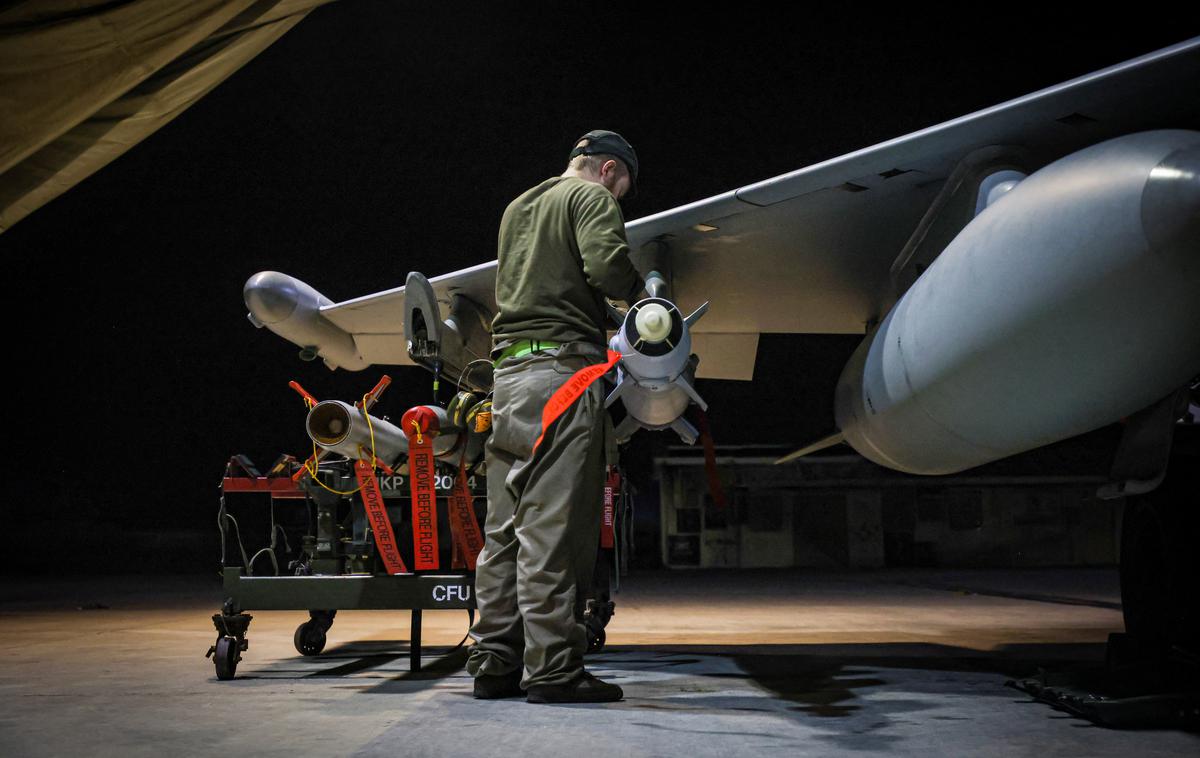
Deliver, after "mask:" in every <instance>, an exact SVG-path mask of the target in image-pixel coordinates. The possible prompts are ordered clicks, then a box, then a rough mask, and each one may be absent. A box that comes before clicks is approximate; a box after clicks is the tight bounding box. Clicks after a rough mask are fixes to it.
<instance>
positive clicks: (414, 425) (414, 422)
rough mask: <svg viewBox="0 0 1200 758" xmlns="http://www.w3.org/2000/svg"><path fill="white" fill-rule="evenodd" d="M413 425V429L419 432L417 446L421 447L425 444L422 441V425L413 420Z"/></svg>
mask: <svg viewBox="0 0 1200 758" xmlns="http://www.w3.org/2000/svg"><path fill="white" fill-rule="evenodd" d="M412 425H413V428H414V429H416V430H417V444H418V445H420V444H422V442H423V440H422V439H421V424H420V423H419V422H418V421H417V420H416V419H413V420H412Z"/></svg>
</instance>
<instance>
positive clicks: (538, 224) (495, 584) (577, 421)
mask: <svg viewBox="0 0 1200 758" xmlns="http://www.w3.org/2000/svg"><path fill="white" fill-rule="evenodd" d="M568 160H569V163H568V166H567V170H566V171H565V172H564V173H563V174H562V176H557V177H554V178H552V179H547V180H546V181H544V182H542V183H541V184H538V185H537V186H536V187H533V188H532V189H530V190H528V191H527V192H525V193H524V194H522V195H521V196H520V197H518V198H517V199H516V200H514V201H513V202H512V203H510V204H509V206H508V208H507V209H506V210H505V211H504V216H503V218H502V220H501V222H500V235H499V250H498V268H497V271H496V305H497V313H496V317H495V319H494V320H493V322H492V340H493V346H494V347H493V351H492V358H493V359H495V365H496V371H495V388H494V395H493V404H492V413H493V417H492V434H491V437H490V439H489V441H488V443H487V448H486V462H487V482H488V512H487V522H486V525H485V544H484V547H483V551H482V552H481V553H480V554H479V559H478V561H477V563H476V575H475V596H476V600H477V603H478V608H479V621H478V622H477V623H476V624H475V625H474V626H473V627H472V628H471V637H473V638H474V639H475V643H476V644H475V645H474V647H472V648H471V654H470V657H469V659H468V661H467V670H468V671H469V672H470V673H471V674H472V675H473V676H474V677H475V697H478V698H500V697H514V696H518V695H521V694H525V693H526V692H527V694H528V699H529V701H530V702H539V703H546V702H607V701H613V700H619V699H621V697H622V692H621V688H620V687H618V686H616V685H614V684H609V683H606V682H603V681H601V680H599V679H597V678H595V677H594V676H592V675H591V674H589V673H587V672H586V671H584V669H583V653H584V650H585V648H586V645H587V639H586V632H585V629H584V626H583V624H582V623H581V622H580V621H579V617H580V616H581V611H582V604H583V602H584V597H583V592H584V591H585V590H586V588H587V587H588V586H589V584H590V581H591V577H592V571H593V569H594V566H595V561H596V554H597V548H598V544H599V533H600V519H601V511H602V507H603V487H604V475H605V461H606V455H605V453H606V448H607V445H608V441H609V440H610V438H611V434H612V426H611V423H610V422H609V419H608V413H607V411H606V410H605V408H604V394H603V390H602V387H603V383H602V382H599V381H597V382H595V383H594V384H592V385H591V386H590V387H589V388H588V389H587V390H586V391H585V392H584V393H583V394H582V396H580V397H579V398H578V399H577V400H575V401H574V402H573V403H572V404H571V405H570V407H568V408H567V410H566V411H565V412H563V414H562V415H561V416H559V417H558V419H557V420H555V421H554V422H553V423H552V424H551V425H549V427H548V428H547V429H546V430H545V434H544V437H543V438H542V439H541V441H540V443H538V444H537V449H536V452H535V451H534V445H535V442H537V440H538V439H539V436H540V435H542V433H543V429H542V410H543V408H544V407H545V406H546V404H547V401H549V399H550V396H551V395H552V394H553V393H554V392H555V391H556V390H557V389H559V387H561V386H562V385H564V384H565V383H566V382H567V380H568V379H570V378H571V377H572V375H574V374H575V373H576V372H577V371H579V370H580V369H582V368H585V367H586V366H589V365H595V364H602V363H604V362H605V360H606V359H605V353H606V351H605V323H606V319H607V315H606V305H605V302H604V297H605V296H607V297H610V298H613V299H615V300H624V301H626V302H627V303H630V304H632V303H633V302H635V301H636V300H637V297H638V295H639V294H640V293H641V292H642V290H643V287H644V284H643V281H642V277H641V276H639V274H638V272H637V270H636V269H634V267H633V264H631V263H630V261H629V248H628V246H627V244H626V240H625V220H624V217H623V216H622V214H621V208H620V206H619V205H618V204H617V201H618V200H620V199H621V198H622V197H624V196H626V195H627V194H628V193H631V192H632V191H633V190H634V188H635V187H636V183H637V173H638V162H637V155H636V154H635V153H634V151H633V148H632V147H631V146H630V145H629V143H628V142H626V141H625V140H624V138H622V137H621V136H620V135H619V134H616V133H615V132H609V131H603V130H598V131H592V132H588V133H587V134H585V135H584V136H583V137H581V138H580V139H579V140H578V141H577V142H576V144H575V147H574V149H572V150H571V153H570V155H569V158H568Z"/></svg>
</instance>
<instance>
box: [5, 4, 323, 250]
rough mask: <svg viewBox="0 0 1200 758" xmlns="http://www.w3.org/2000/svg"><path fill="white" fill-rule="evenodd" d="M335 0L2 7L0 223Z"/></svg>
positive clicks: (75, 178) (124, 145)
mask: <svg viewBox="0 0 1200 758" xmlns="http://www.w3.org/2000/svg"><path fill="white" fill-rule="evenodd" d="M326 2H330V0H124V1H121V0H117V1H114V0H25V2H17V3H15V4H12V5H10V6H9V7H7V8H5V9H3V10H0V232H3V231H5V230H7V229H9V228H11V227H12V225H13V224H15V223H16V222H18V221H20V220H21V219H22V218H24V217H25V216H27V215H29V214H30V213H32V212H33V211H35V210H37V209H38V208H40V207H41V206H43V205H45V204H46V203H48V202H50V201H51V200H53V199H54V198H56V197H58V196H59V195H61V194H62V193H63V192H66V191H67V190H68V189H70V188H71V187H73V186H74V185H76V184H78V183H79V182H81V181H83V180H84V179H85V178H87V177H88V176H90V175H92V174H93V173H95V172H96V171H98V170H99V169H101V168H103V167H104V166H106V165H107V164H108V163H109V162H111V161H112V160H114V159H115V158H117V157H118V156H120V155H121V154H123V153H124V152H125V151H126V150H128V149H129V148H131V147H133V146H134V145H136V144H137V143H138V142H140V141H142V140H143V139H145V138H146V137H148V136H149V135H150V134H153V133H154V132H155V131H156V130H158V129H159V128H161V127H162V126H163V125H165V124H166V123H167V122H169V121H170V120H171V119H173V118H175V117H176V116H178V115H179V114H180V113H182V112H183V111H184V110H186V109H187V108H188V107H189V106H191V105H192V104H193V103H195V102H196V101H197V100H199V99H200V98H202V97H204V95H205V94H207V93H208V92H209V91H210V90H212V88H213V87H215V86H217V85H218V84H220V83H221V82H222V81H224V80H225V79H226V78H227V77H228V76H229V75H230V74H232V73H233V72H235V71H237V70H238V69H239V68H241V67H242V66H243V65H245V64H246V63H247V62H248V61H250V60H251V59H252V58H254V56H256V55H258V54H259V53H260V52H262V51H263V50H265V49H266V48H267V47H269V46H270V45H271V44H272V43H273V42H275V40H277V39H279V38H280V37H281V36H283V34H284V33H285V32H287V30H289V29H291V28H292V27H293V26H295V25H296V24H297V23H299V21H300V20H301V19H302V18H304V16H306V15H307V14H308V12H309V11H311V10H312V9H313V8H315V7H317V6H318V5H323V4H324V3H326Z"/></svg>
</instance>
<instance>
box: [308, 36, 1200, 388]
mask: <svg viewBox="0 0 1200 758" xmlns="http://www.w3.org/2000/svg"><path fill="white" fill-rule="evenodd" d="M1196 82H1200V37H1198V38H1194V39H1191V40H1188V41H1185V42H1182V43H1179V44H1177V45H1173V46H1171V47H1167V48H1164V49H1162V50H1158V51H1155V52H1153V53H1150V54H1148V55H1144V56H1142V57H1140V58H1135V59H1133V60H1130V61H1126V62H1124V63H1120V64H1117V65H1115V66H1112V67H1109V68H1106V69H1103V70H1100V71H1097V72H1094V73H1091V74H1087V75H1085V76H1081V77H1078V78H1076V79H1072V80H1070V81H1068V82H1065V83H1062V84H1058V85H1055V86H1052V87H1048V88H1046V89H1043V90H1040V91H1038V92H1034V93H1032V94H1029V95H1025V96H1023V97H1019V98H1016V99H1014V100H1010V101H1008V102H1005V103H1001V104H999V105H995V106H992V107H990V108H986V109H984V110H981V111H977V112H975V113H972V114H969V115H966V116H962V117H959V118H956V119H953V120H951V121H947V122H944V123H941V124H938V125H936V126H931V127H929V128H927V129H922V130H920V131H918V132H914V133H912V134H908V135H905V136H902V137H898V138H896V139H892V140H889V141H887V142H882V143H879V144H877V145H872V146H870V147H867V148H864V149H862V150H858V151H855V152H853V153H849V154H846V155H843V156H840V157H837V158H833V159H831V160H827V161H824V162H822V163H818V164H815V165H812V166H808V167H806V168H802V169H799V170H797V171H793V172H790V173H787V174H782V175H780V176H777V177H774V178H772V179H767V180H765V181H761V182H757V183H754V184H750V185H747V186H745V187H740V188H738V189H734V190H731V191H729V192H725V193H724V194H721V195H716V196H714V197H710V198H707V199H704V200H700V201H698V202H695V203H691V204H688V205H684V206H680V207H678V208H673V209H671V210H668V211H664V212H662V213H657V214H654V215H652V216H647V217H644V218H640V219H637V220H635V221H632V222H630V223H629V224H627V226H626V231H627V234H628V238H629V243H630V247H631V249H632V250H633V251H634V254H633V258H634V262H635V264H637V266H638V268H639V269H640V270H642V271H643V272H644V271H647V270H649V269H650V268H653V267H655V266H662V267H664V268H665V269H666V271H665V273H667V275H668V277H669V279H670V285H671V290H672V297H673V299H674V300H675V301H676V302H677V303H678V304H679V306H680V308H681V309H682V310H683V312H684V313H687V312H689V311H690V310H691V309H693V308H695V307H697V306H699V305H700V304H701V303H702V302H704V301H706V300H708V301H711V302H712V307H711V308H710V310H709V313H708V315H706V316H705V318H704V319H703V320H702V321H701V322H699V323H698V324H697V327H696V329H695V330H694V332H693V339H694V342H693V350H694V351H695V352H696V353H698V354H699V355H700V359H701V360H700V367H699V371H698V372H697V375H698V376H700V377H708V378H727V379H750V378H752V376H753V368H754V360H755V354H756V349H757V342H758V335H759V334H761V333H827V334H862V333H864V332H865V331H866V329H867V327H868V325H869V324H871V323H874V322H877V321H879V320H880V319H881V318H882V317H883V316H884V315H885V314H886V311H887V309H888V308H890V306H891V304H892V303H894V302H895V299H896V298H897V297H898V295H899V294H902V292H901V291H898V287H899V288H902V286H903V284H902V283H901V281H900V280H899V279H898V276H899V274H900V272H901V269H902V268H903V266H904V265H905V261H906V259H905V254H906V252H911V250H912V249H913V245H914V244H915V243H916V242H917V241H919V240H918V239H917V238H918V237H919V235H920V234H921V233H923V232H924V231H927V230H926V229H925V226H924V225H923V219H925V217H926V216H927V214H929V213H930V212H931V207H933V206H934V204H935V201H936V200H937V198H938V197H939V193H941V192H942V190H943V187H945V186H946V184H947V182H948V181H953V180H954V177H955V175H956V174H955V170H956V168H958V167H959V166H960V165H962V164H963V162H964V161H965V160H968V159H969V157H970V156H972V155H974V154H977V153H978V152H979V151H981V150H987V149H994V150H1007V151H1009V153H1010V154H1011V155H1013V156H1019V158H1020V160H1021V161H1022V162H1023V163H1024V168H1025V170H1026V171H1032V170H1035V169H1037V168H1038V167H1040V166H1042V165H1045V164H1047V163H1049V162H1051V161H1053V160H1055V159H1057V158H1059V157H1061V156H1063V155H1066V154H1069V153H1071V152H1074V151H1076V150H1079V149H1081V148H1083V147H1085V146H1087V145H1091V144H1094V143H1097V142H1100V141H1103V140H1105V139H1109V138H1112V137H1116V136H1119V135H1121V134H1127V133H1130V132H1136V131H1142V130H1147V129H1155V128H1196V127H1197V126H1200V107H1198V105H1197V99H1196V98H1195V97H1194V96H1192V95H1191V94H1190V91H1191V90H1192V89H1194V87H1195V84H1196ZM658 243H662V244H658ZM495 271H496V264H495V262H492V263H486V264H482V265H479V266H475V267H472V268H468V269H463V270H461V271H457V272H454V273H451V274H446V275H443V276H439V277H437V278H435V279H432V280H431V283H432V284H433V286H434V289H435V292H436V294H437V296H438V298H439V300H442V301H443V302H448V300H449V297H450V296H451V295H452V294H454V293H456V292H457V293H461V294H465V295H467V296H468V297H470V298H471V299H473V300H475V301H476V302H478V303H479V304H481V305H483V306H485V307H486V308H487V309H491V310H494V308H495V302H494V290H495ZM403 301H404V290H403V288H397V289H393V290H387V291H385V292H380V293H376V294H373V295H367V296H365V297H360V298H356V299H354V300H349V301H346V302H343V303H337V304H331V305H326V306H324V307H322V308H321V315H322V316H324V317H325V318H326V319H328V320H329V321H331V322H332V323H333V324H335V325H337V326H338V327H340V328H341V329H343V330H345V331H346V332H348V333H350V334H352V335H353V337H354V340H355V342H356V343H357V345H358V348H359V351H360V353H361V355H362V356H363V358H364V359H365V360H366V361H367V362H368V363H391V364H395V363H409V361H408V358H407V355H406V354H405V345H404V339H403V320H402V319H403V316H402V314H403Z"/></svg>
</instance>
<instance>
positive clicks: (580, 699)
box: [526, 671, 625, 703]
mask: <svg viewBox="0 0 1200 758" xmlns="http://www.w3.org/2000/svg"><path fill="white" fill-rule="evenodd" d="M624 696H625V693H624V692H622V691H621V688H620V687H618V686H617V685H615V684H609V683H608V682H604V681H601V680H599V679H597V678H596V677H594V676H592V675H591V674H589V673H588V672H586V671H584V672H583V674H582V675H581V676H580V677H579V678H577V679H575V680H574V681H571V682H568V683H567V684H535V685H533V686H531V687H530V688H529V695H528V696H527V697H526V699H527V700H528V701H529V702H531V703H614V702H616V701H618V700H620V699H621V698H623V697H624Z"/></svg>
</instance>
